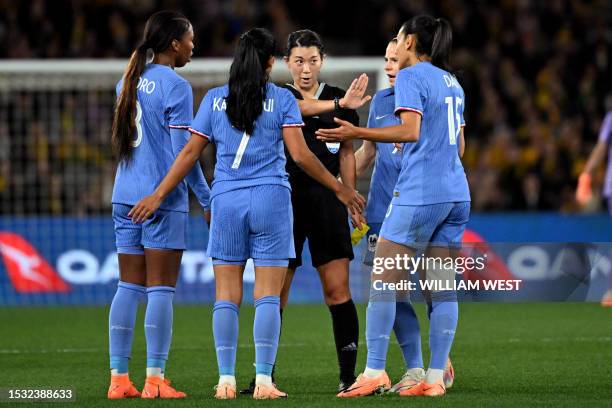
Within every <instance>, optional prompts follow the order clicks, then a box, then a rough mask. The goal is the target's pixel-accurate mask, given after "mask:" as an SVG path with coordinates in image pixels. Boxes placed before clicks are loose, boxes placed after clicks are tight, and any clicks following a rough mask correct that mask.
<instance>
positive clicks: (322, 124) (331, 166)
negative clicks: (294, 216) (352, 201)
mask: <svg viewBox="0 0 612 408" xmlns="http://www.w3.org/2000/svg"><path fill="white" fill-rule="evenodd" d="M284 87H285V88H287V89H288V90H289V91H291V93H293V95H294V96H295V97H296V99H304V98H303V97H302V94H300V92H299V91H298V90H297V89H295V88H294V87H293V86H291V85H289V84H285V85H284ZM345 93H346V91H344V90H342V89H340V88H337V87H335V86H330V85H327V84H325V83H324V82H321V83H320V84H319V89H318V90H317V94H316V95H315V96H316V99H320V100H333V99H334V98H338V99H340V98H342V97H343V96H344V94H345ZM334 116H335V117H338V118H340V119H342V120H346V121H348V122H351V123H352V124H354V125H355V126H359V115H357V112H356V111H354V110H352V109H340V110H336V111H331V112H325V113H322V114H320V115H317V116H304V117H302V119H303V120H304V127H303V128H302V132H303V133H304V139H305V140H306V144H307V145H308V148H309V149H310V150H311V151H312V152H313V153H314V154H315V155H316V156H317V158H318V159H319V160H320V161H321V163H323V165H324V166H325V167H326V168H327V170H329V172H330V173H331V174H333V175H334V176H336V177H338V174H339V173H340V159H339V157H338V152H339V149H340V147H339V145H338V144H337V143H325V142H322V141H320V140H318V139H317V137H316V135H315V132H316V131H317V130H318V129H331V128H336V127H338V124H337V123H336V122H334ZM285 155H286V156H287V166H286V170H287V173H289V182H290V183H291V186H292V187H293V188H295V187H300V186H310V185H313V184H319V183H318V182H317V181H316V180H314V179H313V178H311V177H310V176H309V175H307V174H306V173H304V171H303V170H302V169H301V168H300V167H299V166H298V165H297V164H295V162H294V161H293V159H292V158H291V155H290V154H289V153H288V152H285Z"/></svg>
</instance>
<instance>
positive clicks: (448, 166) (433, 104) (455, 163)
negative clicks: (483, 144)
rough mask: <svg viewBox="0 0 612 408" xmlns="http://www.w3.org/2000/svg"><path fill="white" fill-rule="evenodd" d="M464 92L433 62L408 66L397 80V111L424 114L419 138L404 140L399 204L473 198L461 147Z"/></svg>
mask: <svg viewBox="0 0 612 408" xmlns="http://www.w3.org/2000/svg"><path fill="white" fill-rule="evenodd" d="M464 107H465V96H464V93H463V89H462V88H461V85H459V82H457V79H456V78H455V77H454V76H453V75H452V74H450V73H448V72H446V71H444V70H442V69H440V68H438V67H436V66H434V65H432V64H431V63H429V62H419V63H418V64H415V65H413V66H411V67H408V68H404V69H402V70H401V71H399V72H398V74H397V79H396V80H395V113H396V114H399V113H400V112H401V111H405V110H409V111H414V112H418V113H419V114H420V115H421V132H420V137H419V141H418V142H416V143H406V144H404V153H403V157H402V169H401V171H400V175H399V178H398V181H397V184H396V186H395V190H394V192H393V201H392V203H393V204H394V205H428V204H437V203H447V202H463V201H470V191H469V188H468V183H467V178H466V176H465V171H464V169H463V165H462V164H461V160H460V158H459V153H458V147H459V146H458V143H459V135H460V130H461V127H462V126H465V121H464V119H463V110H464Z"/></svg>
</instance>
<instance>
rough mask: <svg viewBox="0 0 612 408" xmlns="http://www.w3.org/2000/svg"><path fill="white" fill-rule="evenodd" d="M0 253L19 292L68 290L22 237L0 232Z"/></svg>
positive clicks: (67, 286)
mask: <svg viewBox="0 0 612 408" xmlns="http://www.w3.org/2000/svg"><path fill="white" fill-rule="evenodd" d="M0 253H1V254H2V258H3V260H4V265H5V266H6V271H7V274H8V276H9V278H10V279H11V282H12V283H13V287H14V288H15V290H16V291H17V292H19V293H42V292H68V291H69V290H70V286H69V285H68V284H66V282H64V281H63V280H62V278H60V277H59V275H58V274H57V272H56V271H55V270H54V269H53V268H52V267H51V265H49V263H48V262H47V261H46V260H45V259H44V258H43V257H42V256H41V255H40V254H39V253H38V251H36V249H35V248H34V247H33V246H32V245H31V244H30V243H29V242H28V241H26V240H25V239H24V238H23V237H21V236H20V235H17V234H14V233H11V232H0Z"/></svg>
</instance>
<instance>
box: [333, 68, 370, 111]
mask: <svg viewBox="0 0 612 408" xmlns="http://www.w3.org/2000/svg"><path fill="white" fill-rule="evenodd" d="M369 81H370V79H369V78H368V76H367V75H366V74H361V75H359V77H357V78H355V79H353V82H352V83H351V86H350V87H349V89H347V90H346V93H345V94H344V96H343V97H342V98H340V101H339V103H340V107H341V108H344V109H359V108H361V107H362V106H363V105H365V104H366V103H368V101H370V99H372V97H371V96H370V95H365V91H366V90H367V89H368V82H369ZM364 95H365V96H364Z"/></svg>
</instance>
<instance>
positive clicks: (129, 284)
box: [108, 11, 210, 399]
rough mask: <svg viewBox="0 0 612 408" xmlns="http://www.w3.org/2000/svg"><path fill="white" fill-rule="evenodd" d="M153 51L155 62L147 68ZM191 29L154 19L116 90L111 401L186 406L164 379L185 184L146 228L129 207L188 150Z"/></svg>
mask: <svg viewBox="0 0 612 408" xmlns="http://www.w3.org/2000/svg"><path fill="white" fill-rule="evenodd" d="M149 50H151V51H152V52H153V60H152V62H151V63H147V58H148V57H147V54H148V53H149ZM192 53H193V29H192V27H191V23H190V22H189V20H187V19H186V18H185V17H184V16H183V15H181V14H179V13H176V12H172V11H161V12H158V13H155V14H153V15H152V16H151V17H150V18H149V20H148V21H147V23H146V26H145V30H144V36H143V39H142V42H141V43H140V45H139V46H138V48H136V50H135V51H134V53H133V54H132V57H131V59H130V62H129V64H128V66H127V68H126V71H125V74H124V75H123V79H122V80H121V81H120V82H119V83H118V84H117V94H118V98H117V103H116V108H115V116H114V121H113V128H112V146H113V149H114V151H115V153H116V155H117V156H118V158H119V165H118V168H117V174H116V177H115V186H114V190H113V197H112V202H113V220H114V223H115V237H116V245H117V252H118V254H119V273H120V280H119V285H118V288H117V292H116V293H115V297H114V298H113V302H112V305H111V308H110V315H109V338H110V341H109V342H110V367H111V384H110V388H109V390H108V398H110V399H119V398H131V397H139V396H142V398H183V397H185V393H183V392H179V391H176V390H175V389H174V388H172V387H171V386H170V382H169V381H168V380H167V379H164V370H165V365H166V360H167V358H168V350H169V348H170V342H171V339H172V298H173V295H174V290H175V289H174V287H175V285H176V281H177V277H178V273H179V268H180V264H181V257H182V253H183V250H184V249H185V233H186V225H187V212H188V210H189V208H188V196H187V188H186V185H185V183H180V184H178V183H177V185H178V187H177V188H176V189H172V191H170V192H169V194H168V195H167V197H166V199H165V200H163V202H160V209H159V210H158V211H156V212H155V214H154V215H153V216H152V217H151V218H150V219H147V220H146V222H144V223H143V224H142V225H137V224H135V223H134V222H132V220H131V219H130V218H129V216H128V213H129V211H130V209H131V208H132V206H133V205H134V204H136V203H137V202H138V201H139V200H140V199H142V198H143V197H145V196H147V195H149V194H151V193H152V192H153V190H154V189H155V187H156V186H157V185H158V184H159V183H160V181H161V180H162V179H163V177H164V176H165V174H166V173H167V172H168V170H169V169H170V165H171V164H172V162H173V161H174V159H175V157H176V155H177V154H178V152H179V151H180V150H181V149H182V147H183V146H184V145H185V144H186V143H187V140H188V136H189V132H188V127H189V125H190V124H191V120H192V118H193V97H192V93H191V86H190V85H189V83H188V82H187V81H186V80H185V79H183V78H181V77H180V76H179V75H178V74H177V73H175V72H174V68H175V67H182V66H184V65H185V64H187V63H188V62H189V61H190V58H191V55H192ZM188 170H189V175H188V177H187V182H188V183H189V185H190V187H191V189H192V190H193V191H194V192H195V194H196V196H197V198H198V200H199V201H200V204H201V205H202V207H204V209H205V211H206V210H207V209H208V201H209V196H210V190H209V188H208V185H207V184H206V180H205V179H204V175H203V174H202V169H201V168H200V166H199V165H197V166H193V165H192V166H190V167H189V169H188ZM145 294H146V296H147V299H148V301H147V311H146V315H145V335H146V339H147V379H146V382H145V386H144V389H143V391H142V395H141V393H139V392H138V391H137V390H136V388H134V385H133V384H132V383H131V382H130V380H129V378H128V361H129V359H130V354H131V348H132V338H133V332H134V324H135V320H136V311H137V308H138V303H139V301H140V299H141V298H142V297H144V295H145Z"/></svg>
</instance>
